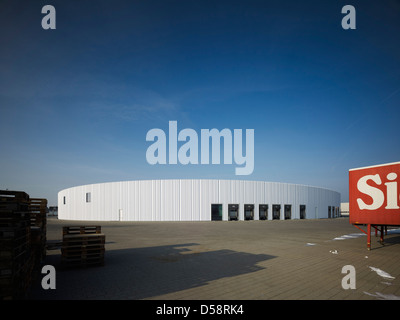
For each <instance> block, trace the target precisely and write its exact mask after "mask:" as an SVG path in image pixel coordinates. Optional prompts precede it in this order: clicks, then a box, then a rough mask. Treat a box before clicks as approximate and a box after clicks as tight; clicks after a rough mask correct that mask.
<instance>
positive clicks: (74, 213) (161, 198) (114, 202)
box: [58, 179, 340, 221]
mask: <svg viewBox="0 0 400 320" xmlns="http://www.w3.org/2000/svg"><path fill="white" fill-rule="evenodd" d="M212 204H221V205H222V220H228V204H239V220H244V205H245V204H253V205H254V220H258V219H259V205H268V220H272V206H273V205H280V206H281V209H280V219H284V206H285V205H291V219H300V205H303V206H305V209H306V211H305V212H306V214H305V218H306V219H318V218H328V217H334V216H338V214H339V208H340V194H339V193H338V192H335V191H331V190H327V189H324V188H317V187H310V186H304V185H296V184H288V183H278V182H264V181H243V180H199V179H193V180H143V181H121V182H110V183H100V184H90V185H84V186H78V187H73V188H69V189H65V190H62V191H60V192H59V193H58V217H59V219H65V220H93V221H118V220H120V221H210V220H211V217H212V215H211V205H212Z"/></svg>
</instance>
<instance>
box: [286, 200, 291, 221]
mask: <svg viewBox="0 0 400 320" xmlns="http://www.w3.org/2000/svg"><path fill="white" fill-rule="evenodd" d="M289 219H292V205H290V204H285V220H289Z"/></svg>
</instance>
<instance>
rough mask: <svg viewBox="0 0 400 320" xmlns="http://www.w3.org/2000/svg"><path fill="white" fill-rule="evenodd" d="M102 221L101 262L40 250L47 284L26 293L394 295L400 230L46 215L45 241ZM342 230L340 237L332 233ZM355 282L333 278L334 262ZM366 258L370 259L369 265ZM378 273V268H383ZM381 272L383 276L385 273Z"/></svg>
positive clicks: (338, 222) (331, 223) (336, 274)
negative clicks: (368, 232)
mask: <svg viewBox="0 0 400 320" xmlns="http://www.w3.org/2000/svg"><path fill="white" fill-rule="evenodd" d="M94 224H96V225H101V226H102V231H103V233H105V235H106V254H105V265H104V266H100V267H90V268H80V269H79V268H78V269H67V270H65V269H63V268H61V265H60V260H61V258H60V257H61V256H60V255H61V252H60V250H59V249H56V250H48V251H47V257H46V261H45V263H46V264H51V265H54V266H55V268H56V270H57V274H56V289H55V290H43V289H42V288H41V286H40V282H39V281H37V283H36V284H35V285H34V286H33V288H32V290H31V291H30V293H29V297H28V298H29V299H75V300H76V299H107V300H114V299H123V300H125V299H134V300H138V299H165V300H198V299H201V300H203V299H204V300H210V299H211V300H214V299H218V300H225V299H229V300H231V299H232V300H237V299H239V300H264V299H280V300H286V299H295V300H303V299H312V300H314V299H316V300H328V299H329V300H331V299H333V300H342V299H357V300H364V299H367V300H368V299H373V300H374V299H400V264H399V262H400V231H399V230H396V231H391V232H389V234H388V236H387V237H386V244H385V246H381V245H380V244H379V242H378V240H379V238H375V237H374V236H373V237H372V250H371V251H367V249H366V236H365V235H360V234H361V232H360V231H359V230H357V229H356V228H355V227H354V226H352V225H350V224H349V223H348V219H346V218H338V219H324V220H289V221H237V222H236V221H235V222H222V221H221V222H81V221H80V222H77V221H74V222H72V221H62V220H57V219H48V226H47V230H48V231H47V239H48V242H49V243H55V242H58V241H61V238H62V226H65V225H94ZM343 235H351V236H348V237H342V240H340V239H336V240H335V238H338V237H341V236H343ZM345 265H352V266H354V268H355V271H356V278H355V279H356V289H354V290H352V289H349V290H344V289H343V288H342V285H341V283H342V278H343V277H344V276H345V274H342V273H341V271H342V267H343V266H345ZM371 267H372V268H371ZM384 272H385V273H386V274H385V273H384ZM385 276H386V277H385Z"/></svg>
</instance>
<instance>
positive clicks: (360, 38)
mask: <svg viewBox="0 0 400 320" xmlns="http://www.w3.org/2000/svg"><path fill="white" fill-rule="evenodd" d="M46 4H51V5H53V6H54V7H55V9H56V30H43V29H42V28H41V20H42V17H44V14H42V13H41V9H42V7H43V6H44V5H46ZM346 4H352V5H353V6H354V7H355V9H356V27H357V29H355V30H344V29H342V27H341V20H342V18H343V17H344V14H342V13H341V9H342V7H343V6H344V5H346ZM399 34H400V2H399V1H395V0H384V1H379V2H378V1H365V0H364V1H353V0H352V1H350V2H343V1H337V0H335V1H333V0H332V1H331V0H329V1H286V0H285V1H269V0H264V1H254V0H253V1H200V0H199V1H190V0H186V1H167V0H162V1H161V0H160V1H122V0H117V1H97V0H96V1H88V0H83V1H68V2H66V1H58V0H52V1H46V2H44V1H15V0H13V1H11V0H5V1H2V2H1V3H0V43H1V47H0V108H1V109H0V110H1V113H0V114H1V116H0V135H1V139H0V152H1V157H0V188H8V189H10V190H23V191H26V192H28V193H29V194H30V195H31V196H32V197H45V198H47V199H48V200H49V203H50V205H56V204H57V203H56V201H57V193H58V191H60V190H62V189H64V188H68V187H72V186H76V185H82V184H90V183H99V182H108V181H120V180H135V179H169V178H207V179H211V178H215V179H237V178H239V179H247V180H266V181H277V182H289V183H299V184H306V185H314V186H321V187H326V188H329V189H333V190H336V191H339V192H340V193H341V195H342V201H347V200H348V170H349V169H351V168H355V167H361V166H367V165H373V164H379V163H387V162H395V161H399V160H400V139H399V129H398V123H399V121H400V108H399V107H400V38H399V36H398V35H399ZM170 120H176V121H178V130H181V129H184V128H192V129H194V130H196V131H197V132H198V133H200V130H201V129H212V128H217V129H220V130H222V129H224V128H229V129H231V130H233V129H243V130H244V129H254V130H255V145H254V152H255V160H254V161H255V163H254V171H253V173H252V174H251V175H249V176H236V175H235V167H236V166H235V164H232V165H223V164H221V165H187V166H183V165H179V164H178V165H155V166H151V165H150V164H148V163H147V161H146V150H147V148H148V147H149V145H150V144H151V143H150V142H147V141H146V133H147V132H148V131H149V130H150V129H152V128H161V129H163V130H165V131H166V132H167V131H168V122H169V121H170Z"/></svg>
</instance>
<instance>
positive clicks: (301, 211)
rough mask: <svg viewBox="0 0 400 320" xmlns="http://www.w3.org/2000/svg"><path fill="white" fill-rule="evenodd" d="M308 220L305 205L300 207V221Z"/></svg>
mask: <svg viewBox="0 0 400 320" xmlns="http://www.w3.org/2000/svg"><path fill="white" fill-rule="evenodd" d="M305 218H306V206H305V205H304V204H301V205H300V219H305Z"/></svg>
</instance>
